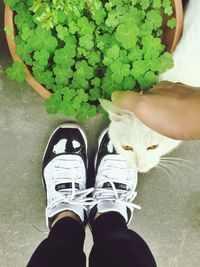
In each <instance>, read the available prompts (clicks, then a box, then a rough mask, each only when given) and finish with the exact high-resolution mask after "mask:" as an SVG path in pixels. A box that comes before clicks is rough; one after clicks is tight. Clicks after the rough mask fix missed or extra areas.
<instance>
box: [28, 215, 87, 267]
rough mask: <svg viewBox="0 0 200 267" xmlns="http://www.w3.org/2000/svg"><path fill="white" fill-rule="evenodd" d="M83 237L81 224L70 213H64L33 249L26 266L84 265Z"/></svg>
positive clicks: (74, 266)
mask: <svg viewBox="0 0 200 267" xmlns="http://www.w3.org/2000/svg"><path fill="white" fill-rule="evenodd" d="M64 213H65V212H63V214H64ZM66 213H67V212H66ZM61 215H62V213H61ZM84 238H85V230H84V227H83V225H81V223H80V222H78V221H77V220H76V219H74V218H73V217H72V216H71V214H70V215H67V214H64V217H63V218H61V219H60V220H59V221H57V222H56V223H55V224H54V226H53V227H52V228H51V230H50V233H49V236H48V238H47V239H45V240H44V241H42V243H41V244H40V245H39V246H38V248H37V249H36V250H35V252H34V254H33V256H32V257H31V259H30V261H29V263H28V265H27V267H55V266H59V267H67V266H69V267H85V263H86V258H85V254H84V253H83V243H84Z"/></svg>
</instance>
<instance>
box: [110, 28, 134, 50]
mask: <svg viewBox="0 0 200 267" xmlns="http://www.w3.org/2000/svg"><path fill="white" fill-rule="evenodd" d="M138 34H139V29H138V27H137V26H136V25H132V24H120V25H119V26H118V27H117V30H116V33H115V38H116V40H117V41H119V42H120V43H121V44H122V46H123V47H124V48H126V49H129V48H132V47H134V46H135V45H136V42H137V36H138Z"/></svg>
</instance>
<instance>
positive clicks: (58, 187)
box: [55, 183, 80, 191]
mask: <svg viewBox="0 0 200 267" xmlns="http://www.w3.org/2000/svg"><path fill="white" fill-rule="evenodd" d="M74 185H75V189H80V187H79V184H78V183H75V184H74ZM55 189H56V191H62V190H66V189H72V183H62V184H57V185H56V187H55Z"/></svg>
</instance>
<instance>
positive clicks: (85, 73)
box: [75, 60, 94, 80]
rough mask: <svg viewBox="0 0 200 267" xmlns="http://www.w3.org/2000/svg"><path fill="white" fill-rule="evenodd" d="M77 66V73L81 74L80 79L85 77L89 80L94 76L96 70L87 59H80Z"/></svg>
mask: <svg viewBox="0 0 200 267" xmlns="http://www.w3.org/2000/svg"><path fill="white" fill-rule="evenodd" d="M75 68H76V73H77V75H79V79H82V78H85V79H87V80H88V79H91V78H92V76H93V73H94V70H93V68H92V67H90V66H89V65H88V63H87V62H86V61H85V60H81V61H78V62H77V63H76V64H75Z"/></svg>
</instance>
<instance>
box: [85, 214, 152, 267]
mask: <svg viewBox="0 0 200 267" xmlns="http://www.w3.org/2000/svg"><path fill="white" fill-rule="evenodd" d="M92 232H93V238H94V246H93V248H92V252H91V254H90V267H112V266H113V267H123V266H126V267H156V263H155V260H154V257H153V255H152V253H151V251H150V249H149V247H148V245H147V244H146V242H145V241H144V240H143V239H142V238H141V237H140V236H139V235H138V234H137V233H136V232H134V231H132V230H129V229H128V228H127V225H126V222H125V219H124V217H123V216H122V215H121V214H120V213H117V212H109V213H105V214H102V215H101V216H99V217H98V218H97V219H96V220H95V221H94V223H93V224H92Z"/></svg>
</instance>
